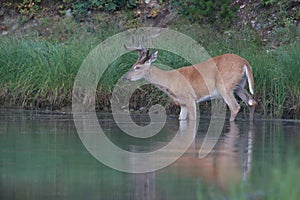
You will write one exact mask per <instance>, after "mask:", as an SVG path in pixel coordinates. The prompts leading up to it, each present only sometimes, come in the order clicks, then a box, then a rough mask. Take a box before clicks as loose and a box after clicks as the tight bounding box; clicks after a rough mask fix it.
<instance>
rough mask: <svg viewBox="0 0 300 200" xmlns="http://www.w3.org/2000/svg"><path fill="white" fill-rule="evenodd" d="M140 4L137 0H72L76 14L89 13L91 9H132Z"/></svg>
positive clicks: (111, 10) (110, 10)
mask: <svg viewBox="0 0 300 200" xmlns="http://www.w3.org/2000/svg"><path fill="white" fill-rule="evenodd" d="M137 5H138V1H137V0H89V1H83V0H79V1H74V0H72V8H73V12H74V14H76V15H80V16H82V15H87V13H88V11H89V10H106V11H109V12H113V11H116V10H121V9H126V8H128V9H132V8H134V7H136V6H137Z"/></svg>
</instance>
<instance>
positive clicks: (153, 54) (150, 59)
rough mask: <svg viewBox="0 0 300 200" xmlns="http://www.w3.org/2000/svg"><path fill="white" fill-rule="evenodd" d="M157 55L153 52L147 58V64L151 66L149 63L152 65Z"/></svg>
mask: <svg viewBox="0 0 300 200" xmlns="http://www.w3.org/2000/svg"><path fill="white" fill-rule="evenodd" d="M157 54H158V51H157V50H156V51H154V52H153V53H151V55H150V56H149V57H150V58H149V60H148V62H149V63H150V64H151V63H153V62H154V61H156V59H157Z"/></svg>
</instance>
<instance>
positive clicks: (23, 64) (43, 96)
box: [0, 38, 91, 108]
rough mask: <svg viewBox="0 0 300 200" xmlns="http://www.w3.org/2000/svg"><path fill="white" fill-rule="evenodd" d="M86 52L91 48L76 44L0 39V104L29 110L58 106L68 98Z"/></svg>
mask: <svg viewBox="0 0 300 200" xmlns="http://www.w3.org/2000/svg"><path fill="white" fill-rule="evenodd" d="M90 49H91V45H86V44H81V43H78V42H77V41H71V42H69V43H67V44H64V43H51V42H48V41H45V40H36V39H24V38H1V42H0V65H1V68H0V77H1V79H0V85H1V86H0V88H1V93H2V99H4V100H3V101H5V102H3V103H9V104H11V105H14V106H21V107H31V108H34V107H58V106H61V105H62V104H64V101H66V99H67V98H70V97H69V95H70V91H71V88H72V85H73V80H74V77H75V76H76V73H77V71H78V68H79V66H80V64H81V62H82V60H83V59H84V57H85V56H86V55H87V53H88V52H89V50H90ZM8 106H9V105H8Z"/></svg>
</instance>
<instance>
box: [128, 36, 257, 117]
mask: <svg viewBox="0 0 300 200" xmlns="http://www.w3.org/2000/svg"><path fill="white" fill-rule="evenodd" d="M142 42H143V39H141V40H140V45H139V46H138V47H127V46H126V45H124V46H125V48H126V49H128V50H133V51H137V52H138V54H139V57H138V60H137V61H136V63H135V64H134V65H133V66H132V69H131V70H130V71H129V72H127V73H126V74H125V76H124V79H126V80H131V81H136V80H139V79H146V80H148V81H149V82H150V83H153V84H154V85H156V86H157V87H158V88H159V89H160V90H162V91H163V92H165V93H166V94H168V95H169V97H171V98H172V99H173V101H174V102H175V103H177V104H179V105H180V107H181V111H180V116H179V119H180V120H185V119H187V117H188V118H189V119H190V120H194V119H195V116H196V106H195V102H202V101H206V100H210V99H215V98H223V99H224V101H225V103H226V104H227V105H228V107H229V109H230V111H231V116H230V121H234V119H235V118H236V115H237V113H238V111H239V109H240V106H239V104H238V103H237V101H236V99H235V97H234V94H236V95H237V96H239V97H240V98H241V99H242V100H243V101H244V102H245V103H246V104H247V105H248V106H249V108H250V120H253V117H254V108H255V105H256V101H255V100H254V99H253V98H252V97H251V95H250V94H249V93H248V92H247V91H246V90H245V84H246V81H247V82H248V85H249V90H250V93H251V94H253V92H254V80H253V75H252V69H251V67H250V64H249V63H248V62H247V61H246V60H245V59H244V58H242V57H240V56H238V55H235V54H223V55H220V56H217V57H214V58H211V59H209V60H207V61H204V62H201V63H199V64H196V65H192V66H187V67H182V68H179V69H176V70H170V71H163V70H161V69H159V68H157V67H155V66H154V65H152V63H153V62H154V61H155V60H156V59H157V56H158V51H154V52H153V53H151V54H149V48H143V45H142ZM133 43H134V39H133Z"/></svg>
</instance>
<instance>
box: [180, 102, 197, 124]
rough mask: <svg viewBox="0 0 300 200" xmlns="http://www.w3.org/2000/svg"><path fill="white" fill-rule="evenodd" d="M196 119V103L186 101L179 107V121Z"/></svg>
mask: <svg viewBox="0 0 300 200" xmlns="http://www.w3.org/2000/svg"><path fill="white" fill-rule="evenodd" d="M196 117H197V112H196V102H195V100H194V99H190V100H187V101H186V103H185V104H181V105H180V115H179V120H187V118H188V119H189V120H195V119H196Z"/></svg>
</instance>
